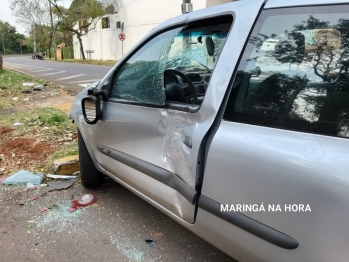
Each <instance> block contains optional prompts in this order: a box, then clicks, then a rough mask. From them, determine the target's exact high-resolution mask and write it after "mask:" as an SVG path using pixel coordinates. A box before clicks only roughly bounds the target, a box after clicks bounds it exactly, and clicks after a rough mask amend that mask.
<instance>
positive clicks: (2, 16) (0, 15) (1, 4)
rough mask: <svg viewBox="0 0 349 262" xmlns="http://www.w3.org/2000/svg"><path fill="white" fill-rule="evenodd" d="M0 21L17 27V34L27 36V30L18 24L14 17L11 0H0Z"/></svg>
mask: <svg viewBox="0 0 349 262" xmlns="http://www.w3.org/2000/svg"><path fill="white" fill-rule="evenodd" d="M0 20H1V21H3V22H8V23H9V24H10V25H12V26H14V27H16V29H17V32H19V33H21V34H26V31H27V28H26V26H24V25H23V24H21V23H17V22H16V17H15V16H13V15H12V11H11V9H10V7H9V0H0Z"/></svg>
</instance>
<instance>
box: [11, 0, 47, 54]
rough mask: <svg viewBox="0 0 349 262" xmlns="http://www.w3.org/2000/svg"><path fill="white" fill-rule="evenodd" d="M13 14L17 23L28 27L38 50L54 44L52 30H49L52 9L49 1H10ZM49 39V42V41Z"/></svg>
mask: <svg viewBox="0 0 349 262" xmlns="http://www.w3.org/2000/svg"><path fill="white" fill-rule="evenodd" d="M9 2H10V8H11V10H12V13H13V14H14V15H15V16H16V17H17V21H18V22H20V23H22V24H24V25H27V26H28V27H29V28H28V29H29V32H30V33H31V34H32V35H33V38H34V39H33V42H35V43H34V45H35V47H34V49H36V47H38V49H42V50H43V49H46V48H48V47H50V45H51V43H52V36H53V35H52V34H50V31H52V30H51V29H48V28H47V25H49V22H50V11H51V10H50V7H49V2H48V1H47V0H44V1H43V0H10V1H9ZM48 39H49V40H48Z"/></svg>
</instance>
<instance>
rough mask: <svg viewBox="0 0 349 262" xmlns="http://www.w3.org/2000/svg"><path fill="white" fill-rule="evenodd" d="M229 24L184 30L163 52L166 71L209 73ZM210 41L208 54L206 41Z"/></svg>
mask: <svg viewBox="0 0 349 262" xmlns="http://www.w3.org/2000/svg"><path fill="white" fill-rule="evenodd" d="M230 26H231V23H226V24H219V25H212V26H205V27H201V28H195V29H190V28H189V29H188V28H187V29H185V30H183V31H182V32H181V33H179V34H178V35H176V36H175V37H174V38H173V40H172V42H171V44H170V45H169V48H168V50H167V51H166V52H165V54H164V56H165V57H166V60H167V63H166V69H176V70H179V71H181V72H184V73H189V72H195V73H203V72H205V71H206V72H211V71H212V70H213V68H214V66H215V64H216V62H217V60H218V57H219V55H220V53H221V51H222V49H223V45H224V43H225V40H226V38H227V35H228V31H229V29H230ZM209 38H210V39H212V41H213V43H214V46H213V53H212V54H208V51H207V41H208V39H209Z"/></svg>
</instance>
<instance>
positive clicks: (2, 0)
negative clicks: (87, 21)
mask: <svg viewBox="0 0 349 262" xmlns="http://www.w3.org/2000/svg"><path fill="white" fill-rule="evenodd" d="M42 1H44V0H42ZM9 2H10V1H9V0H0V20H1V21H4V22H8V23H9V24H10V25H12V26H14V27H16V29H17V32H19V33H21V34H25V35H28V32H27V31H28V30H29V27H28V25H24V24H21V23H18V22H16V20H17V19H16V17H15V16H14V15H12V11H11V9H10V3H9ZM59 2H60V3H62V4H63V5H64V6H65V7H69V5H70V2H71V0H61V1H59Z"/></svg>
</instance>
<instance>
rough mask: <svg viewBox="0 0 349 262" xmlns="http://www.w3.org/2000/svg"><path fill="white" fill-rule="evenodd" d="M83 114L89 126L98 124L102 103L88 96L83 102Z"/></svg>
mask: <svg viewBox="0 0 349 262" xmlns="http://www.w3.org/2000/svg"><path fill="white" fill-rule="evenodd" d="M81 107H82V113H83V115H84V119H85V121H86V123H88V124H91V125H93V124H96V123H97V122H98V120H99V118H100V115H101V111H100V101H99V99H98V98H97V97H95V96H88V97H85V98H83V99H82V101H81Z"/></svg>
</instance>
